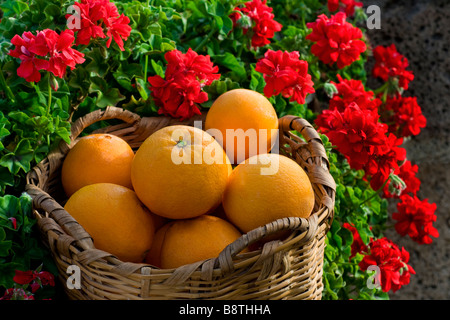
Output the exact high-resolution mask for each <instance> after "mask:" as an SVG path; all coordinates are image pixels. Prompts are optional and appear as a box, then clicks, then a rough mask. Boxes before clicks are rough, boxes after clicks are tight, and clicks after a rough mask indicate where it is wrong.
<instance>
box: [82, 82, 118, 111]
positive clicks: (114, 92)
mask: <svg viewBox="0 0 450 320" xmlns="http://www.w3.org/2000/svg"><path fill="white" fill-rule="evenodd" d="M89 92H91V93H93V92H95V93H97V106H98V107H100V108H105V107H107V106H115V105H116V104H117V103H118V102H120V101H122V100H124V99H125V96H123V95H122V94H121V93H120V91H119V89H118V88H110V87H109V86H108V84H107V83H106V81H105V80H104V79H102V78H99V77H93V78H92V82H91V86H90V87H89Z"/></svg>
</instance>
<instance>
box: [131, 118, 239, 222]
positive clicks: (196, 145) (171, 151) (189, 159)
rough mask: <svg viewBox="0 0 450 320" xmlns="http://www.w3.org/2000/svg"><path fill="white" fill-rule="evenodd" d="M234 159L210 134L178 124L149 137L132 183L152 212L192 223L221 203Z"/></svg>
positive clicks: (135, 162) (134, 167)
mask: <svg viewBox="0 0 450 320" xmlns="http://www.w3.org/2000/svg"><path fill="white" fill-rule="evenodd" d="M231 170H232V169H231V164H230V161H229V159H228V157H227V155H226V153H225V151H224V150H223V149H222V147H221V146H220V145H219V144H218V143H217V141H216V140H214V138H213V137H211V136H210V135H209V134H208V133H206V132H205V131H203V130H201V129H199V128H196V127H191V126H184V125H174V126H169V127H165V128H162V129H160V130H158V131H156V132H155V133H153V134H152V135H151V136H149V137H148V138H147V139H146V140H145V141H144V142H143V143H142V145H141V146H140V147H139V149H138V150H137V152H136V155H135V157H134V160H133V162H132V165H131V181H132V183H133V188H134V190H135V191H136V194H137V195H138V197H139V199H141V201H142V202H143V203H144V204H145V205H146V206H147V208H148V209H149V210H150V211H151V212H153V213H155V214H157V215H160V216H163V217H166V218H169V219H188V218H193V217H197V216H199V215H202V214H205V213H209V212H211V211H212V210H214V209H215V208H217V207H218V206H219V205H220V202H221V200H222V194H223V192H224V191H225V187H226V184H227V180H228V176H229V174H230V173H231Z"/></svg>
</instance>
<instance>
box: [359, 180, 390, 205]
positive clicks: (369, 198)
mask: <svg viewBox="0 0 450 320" xmlns="http://www.w3.org/2000/svg"><path fill="white" fill-rule="evenodd" d="M389 180H390V179H389V178H387V179H386V181H385V182H384V183H383V185H382V186H381V187H380V188H379V189H378V190H377V191H375V192H374V193H373V194H372V195H371V196H370V197H368V198H367V199H364V200H363V201H361V202H360V203H359V206H361V205H363V204H364V203H366V202H367V201H369V200H371V199H373V198H375V196H377V195H378V194H379V193H380V192H381V191H382V190H383V189H384V187H385V186H386V184H387V183H388V182H389Z"/></svg>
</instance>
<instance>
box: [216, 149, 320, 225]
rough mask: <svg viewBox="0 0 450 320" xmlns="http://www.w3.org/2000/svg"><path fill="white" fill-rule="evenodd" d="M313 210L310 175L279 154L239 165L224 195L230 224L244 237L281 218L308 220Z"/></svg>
mask: <svg viewBox="0 0 450 320" xmlns="http://www.w3.org/2000/svg"><path fill="white" fill-rule="evenodd" d="M313 207H314V192H313V188H312V185H311V182H310V180H309V177H308V175H307V174H306V172H305V171H304V170H303V169H302V168H301V167H300V166H299V165H298V164H297V163H296V162H295V161H294V160H292V159H290V158H288V157H286V156H283V155H279V154H264V155H257V156H253V157H251V158H249V159H247V160H246V161H245V162H243V163H241V164H239V165H238V166H237V167H236V168H235V169H234V170H233V172H232V173H231V175H230V178H229V180H228V184H227V188H226V190H225V193H224V195H223V208H224V210H225V214H226V216H227V217H228V220H229V221H230V222H231V223H233V224H234V225H235V226H237V227H238V228H239V229H240V230H241V231H242V232H244V233H246V232H248V231H250V230H252V229H254V228H257V227H259V226H263V225H265V224H267V223H270V222H272V221H274V220H277V219H280V218H285V217H303V218H307V217H309V215H310V214H311V212H312V210H313Z"/></svg>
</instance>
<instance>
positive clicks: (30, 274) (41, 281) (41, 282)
mask: <svg viewBox="0 0 450 320" xmlns="http://www.w3.org/2000/svg"><path fill="white" fill-rule="evenodd" d="M13 281H14V282H15V283H18V284H29V285H30V287H31V292H32V293H35V292H36V291H37V289H39V288H40V287H41V286H46V285H50V286H52V287H53V286H55V277H54V276H53V274H51V273H50V272H48V271H40V272H38V271H34V270H29V271H20V270H16V275H15V276H14V278H13Z"/></svg>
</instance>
